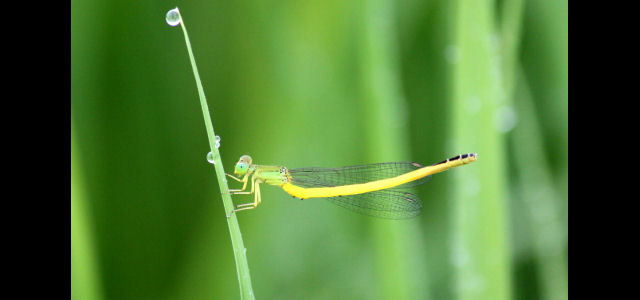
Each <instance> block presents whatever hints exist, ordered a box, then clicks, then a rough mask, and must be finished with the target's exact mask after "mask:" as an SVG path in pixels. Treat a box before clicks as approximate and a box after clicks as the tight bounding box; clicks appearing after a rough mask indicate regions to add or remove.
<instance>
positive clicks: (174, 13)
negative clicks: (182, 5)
mask: <svg viewBox="0 0 640 300" xmlns="http://www.w3.org/2000/svg"><path fill="white" fill-rule="evenodd" d="M166 20H167V24H169V25H171V26H178V25H180V21H181V19H180V13H179V12H178V8H177V7H176V8H174V9H172V10H170V11H168V12H167V17H166Z"/></svg>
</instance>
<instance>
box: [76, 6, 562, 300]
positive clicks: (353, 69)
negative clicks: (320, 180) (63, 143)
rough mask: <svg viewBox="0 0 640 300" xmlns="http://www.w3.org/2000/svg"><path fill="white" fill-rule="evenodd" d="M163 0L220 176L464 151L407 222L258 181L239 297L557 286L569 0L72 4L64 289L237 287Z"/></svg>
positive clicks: (210, 295) (435, 293)
mask: <svg viewBox="0 0 640 300" xmlns="http://www.w3.org/2000/svg"><path fill="white" fill-rule="evenodd" d="M175 6H178V7H179V8H180V11H181V12H182V15H183V17H184V19H185V22H186V25H187V30H188V31H189V34H190V38H191V42H192V46H193V49H194V54H195V56H196V61H197V64H198V68H199V71H200V76H201V78H202V81H203V84H204V89H205V93H206V95H207V99H208V102H209V107H210V109H211V114H212V118H213V123H214V128H215V130H216V134H218V135H219V136H220V137H221V147H220V151H221V157H222V160H223V162H224V167H225V168H226V170H227V171H228V172H230V171H232V168H233V164H234V163H235V162H236V161H237V159H238V157H239V156H241V155H243V154H250V155H251V156H252V157H253V159H254V162H256V163H259V164H276V165H279V164H281V165H285V166H288V167H290V168H296V167H308V166H321V167H338V166H345V165H355V164H364V163H375V162H384V161H407V160H410V161H418V162H421V163H423V164H432V163H435V162H439V161H441V160H444V159H446V158H448V157H451V156H454V155H457V154H460V153H467V152H477V153H478V155H479V159H478V161H477V162H475V163H474V164H471V165H468V166H464V167H461V168H456V169H453V170H450V171H447V172H445V173H442V174H438V175H436V176H434V178H433V179H432V180H431V181H430V182H429V183H428V184H426V185H423V186H420V187H418V188H416V193H418V194H419V195H420V197H421V198H422V199H423V202H424V207H423V213H422V214H421V215H420V216H419V217H418V218H415V219H412V220H404V221H392V220H380V219H374V218H369V217H366V216H361V215H358V214H355V213H352V212H350V211H348V210H345V209H342V208H340V207H338V206H334V205H332V204H330V203H328V202H327V201H324V200H322V199H310V200H306V201H299V200H295V199H293V198H291V197H290V196H287V195H286V193H284V192H283V191H282V190H280V189H278V188H275V187H268V186H265V187H264V188H263V189H262V191H263V196H262V197H263V200H264V201H263V202H262V204H261V206H259V207H258V209H255V210H250V211H246V212H242V213H240V214H239V215H238V218H239V222H240V226H241V230H242V233H243V239H244V243H245V246H246V248H247V256H248V261H249V267H250V271H251V278H252V284H253V289H254V292H255V295H256V297H257V298H258V299H566V298H567V297H568V278H567V274H568V263H567V260H568V243H567V240H568V3H567V1H554V0H540V1H518V0H512V1H509V0H502V1H497V2H494V1H482V0H480V1H471V0H467V1H462V0H458V1H447V0H438V1H431V0H425V1H421V0H400V1H390V0H355V1H334V0H328V1H327V0H325V1H316V0H311V1H259V0H248V1H218V0H214V1H180V2H171V1H149V0H142V1H113V0H112V1H102V0H89V1H78V0H72V1H71V92H72V93H71V96H72V99H71V115H72V116H71V117H72V122H71V149H72V150H71V292H72V299H237V298H239V297H240V296H239V295H240V293H239V290H238V278H237V277H236V269H235V263H234V258H233V253H232V248H231V242H230V238H229V230H228V227H227V220H226V218H225V215H224V209H223V205H222V202H221V197H220V192H219V190H218V183H217V181H216V176H215V174H214V169H213V167H212V166H211V165H210V164H208V163H207V162H206V159H205V156H206V154H207V152H208V151H209V149H208V141H207V137H206V132H205V127H204V122H203V118H202V111H201V108H200V103H199V100H198V97H197V90H196V86H195V82H194V79H193V73H192V70H191V66H190V64H189V58H188V56H187V51H186V48H185V45H184V38H183V34H182V32H181V30H180V29H179V27H170V26H168V25H167V24H166V22H165V19H164V18H165V14H166V12H167V11H168V10H170V9H172V8H174V7H175ZM230 184H231V185H232V188H233V187H235V185H234V182H232V181H230ZM234 200H235V202H236V203H244V202H248V201H247V200H250V197H249V196H244V197H243V196H236V197H235V198H234Z"/></svg>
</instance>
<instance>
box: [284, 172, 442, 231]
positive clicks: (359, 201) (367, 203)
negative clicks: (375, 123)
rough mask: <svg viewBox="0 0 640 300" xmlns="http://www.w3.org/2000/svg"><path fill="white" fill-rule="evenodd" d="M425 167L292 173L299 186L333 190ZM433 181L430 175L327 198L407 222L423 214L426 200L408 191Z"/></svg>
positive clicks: (358, 209) (348, 206)
mask: <svg viewBox="0 0 640 300" xmlns="http://www.w3.org/2000/svg"><path fill="white" fill-rule="evenodd" d="M422 167H424V166H423V165H421V164H419V163H414V162H390V163H379V164H369V165H359V166H350V167H342V168H299V169H292V170H289V172H290V174H291V177H292V182H293V184H295V185H298V186H301V187H332V186H341V185H349V184H358V183H365V182H370V181H375V180H380V179H385V178H391V177H395V176H398V175H402V174H405V173H408V172H411V171H413V170H416V169H419V168H422ZM430 178H431V176H427V177H425V178H421V179H419V180H415V181H412V182H408V183H405V184H402V185H399V186H396V187H393V188H390V189H385V190H380V191H373V192H368V193H363V194H357V195H348V196H339V197H332V198H325V199H327V200H328V201H329V202H331V203H333V204H336V205H338V206H341V207H344V208H346V209H349V210H352V211H355V212H357V213H360V214H363V215H368V216H373V217H378V218H385V219H407V218H412V217H415V216H417V215H418V214H420V212H421V210H422V201H420V198H418V196H416V195H415V194H412V193H410V192H407V191H405V189H407V188H411V187H414V186H417V185H420V184H423V183H425V182H427V181H428V180H429V179H430Z"/></svg>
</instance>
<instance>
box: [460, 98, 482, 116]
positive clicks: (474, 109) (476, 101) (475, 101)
mask: <svg viewBox="0 0 640 300" xmlns="http://www.w3.org/2000/svg"><path fill="white" fill-rule="evenodd" d="M464 102H465V103H464V107H465V109H466V111H467V112H468V113H470V114H472V115H475V114H477V113H478V112H479V111H480V107H481V106H482V101H480V98H478V96H470V97H467V98H466V99H465V100H464Z"/></svg>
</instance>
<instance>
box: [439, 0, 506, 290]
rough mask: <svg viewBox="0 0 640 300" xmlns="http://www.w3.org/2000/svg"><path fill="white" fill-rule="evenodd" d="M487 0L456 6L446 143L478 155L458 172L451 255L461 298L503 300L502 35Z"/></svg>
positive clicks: (461, 150)
mask: <svg viewBox="0 0 640 300" xmlns="http://www.w3.org/2000/svg"><path fill="white" fill-rule="evenodd" d="M490 3H491V2H490V1H458V2H456V4H455V6H456V7H455V14H454V19H453V23H454V25H453V26H454V39H453V44H452V46H451V47H452V48H451V49H452V50H451V51H452V54H451V55H452V57H451V58H450V60H451V63H452V64H453V79H452V81H453V86H452V94H453V99H452V105H453V106H452V108H451V109H452V113H453V117H454V122H453V130H452V139H451V140H450V143H451V145H450V148H451V149H453V151H456V152H465V151H467V152H468V151H474V152H476V151H477V152H478V161H477V163H475V164H474V165H471V166H469V167H467V168H465V170H464V172H457V173H456V174H457V175H458V176H457V178H456V181H455V183H454V184H455V185H454V187H455V190H456V192H455V197H454V198H453V207H454V209H453V214H454V216H453V221H454V227H453V229H454V230H453V232H452V235H453V236H454V237H453V253H452V261H453V265H454V268H455V270H456V278H457V285H456V296H457V298H458V299H508V298H509V297H510V296H511V277H510V270H511V269H510V265H511V262H510V259H509V255H508V254H509V240H508V238H507V237H508V234H507V233H508V225H507V224H508V218H507V216H508V215H507V212H508V209H507V208H508V202H507V199H506V197H505V194H506V188H507V187H506V183H507V179H506V169H505V168H506V161H505V160H504V157H505V150H504V146H505V145H504V137H503V133H502V132H501V131H500V130H501V127H500V126H501V125H500V122H501V121H502V120H501V119H500V118H502V115H501V111H502V109H503V106H504V105H505V101H504V91H503V90H502V89H503V86H502V85H501V82H502V78H501V76H502V75H501V74H502V73H501V69H500V56H499V50H500V49H499V44H498V43H499V40H498V35H497V32H496V27H495V25H494V12H493V8H492V6H491V5H490Z"/></svg>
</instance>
